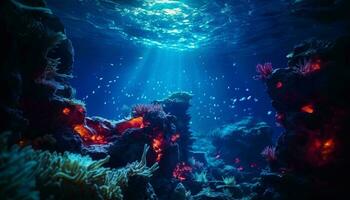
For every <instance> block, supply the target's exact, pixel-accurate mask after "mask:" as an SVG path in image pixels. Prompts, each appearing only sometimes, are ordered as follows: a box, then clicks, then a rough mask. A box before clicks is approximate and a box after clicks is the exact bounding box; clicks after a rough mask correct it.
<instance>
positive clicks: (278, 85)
mask: <svg viewBox="0 0 350 200" xmlns="http://www.w3.org/2000/svg"><path fill="white" fill-rule="evenodd" d="M282 87H283V83H282V82H281V81H278V82H277V83H276V88H277V89H281V88H282Z"/></svg>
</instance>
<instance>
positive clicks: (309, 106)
mask: <svg viewBox="0 0 350 200" xmlns="http://www.w3.org/2000/svg"><path fill="white" fill-rule="evenodd" d="M300 110H301V111H302V112H304V113H308V114H312V113H314V112H315V108H314V105H313V104H306V105H304V106H302V107H301V108H300Z"/></svg>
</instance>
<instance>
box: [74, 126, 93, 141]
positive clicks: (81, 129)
mask: <svg viewBox="0 0 350 200" xmlns="http://www.w3.org/2000/svg"><path fill="white" fill-rule="evenodd" d="M74 131H75V132H76V133H78V134H79V135H80V137H82V138H83V139H84V140H88V138H89V137H90V132H91V131H90V130H89V129H88V128H87V127H86V126H85V125H83V124H78V125H75V126H74Z"/></svg>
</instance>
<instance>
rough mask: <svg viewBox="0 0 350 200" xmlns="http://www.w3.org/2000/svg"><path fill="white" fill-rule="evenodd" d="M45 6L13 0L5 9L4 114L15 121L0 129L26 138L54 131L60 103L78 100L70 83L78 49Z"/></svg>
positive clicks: (0, 34)
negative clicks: (74, 50) (71, 99)
mask: <svg viewBox="0 0 350 200" xmlns="http://www.w3.org/2000/svg"><path fill="white" fill-rule="evenodd" d="M38 6H40V7H38ZM45 6H46V4H45V3H44V1H36V2H32V1H26V4H24V3H22V2H18V1H15V0H11V1H4V2H2V5H1V8H0V9H1V11H0V15H1V16H0V19H1V24H2V28H1V30H0V38H1V43H2V44H3V45H1V47H0V48H1V52H7V53H6V54H4V57H1V66H2V67H1V73H0V74H1V75H0V76H1V85H2V90H1V94H0V95H1V98H0V99H1V102H0V108H1V109H0V114H1V118H4V119H6V120H4V121H5V122H6V121H7V120H10V122H9V123H3V124H2V126H1V130H0V131H3V130H21V132H22V134H21V136H22V137H23V139H26V138H29V139H34V138H35V137H40V136H43V135H46V134H49V133H54V132H52V130H53V129H54V128H55V126H54V124H57V121H58V117H57V116H58V115H57V114H55V111H56V110H59V108H60V106H61V105H59V104H57V103H58V102H63V101H62V100H60V99H64V98H73V96H74V90H73V89H72V88H71V86H70V84H69V83H68V79H69V78H71V67H72V64H73V48H72V45H71V42H70V40H69V39H67V38H66V36H65V30H64V26H63V24H62V23H61V22H60V20H59V19H58V18H57V17H56V16H54V15H53V14H52V12H51V11H50V9H48V8H46V7H45ZM57 99H58V101H57ZM53 127H54V128H53Z"/></svg>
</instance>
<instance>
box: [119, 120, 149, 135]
mask: <svg viewBox="0 0 350 200" xmlns="http://www.w3.org/2000/svg"><path fill="white" fill-rule="evenodd" d="M144 127H145V125H144V121H143V117H135V118H132V119H130V120H128V121H125V122H122V123H120V124H118V125H117V130H118V132H119V133H124V132H125V131H126V130H127V129H130V128H144Z"/></svg>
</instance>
